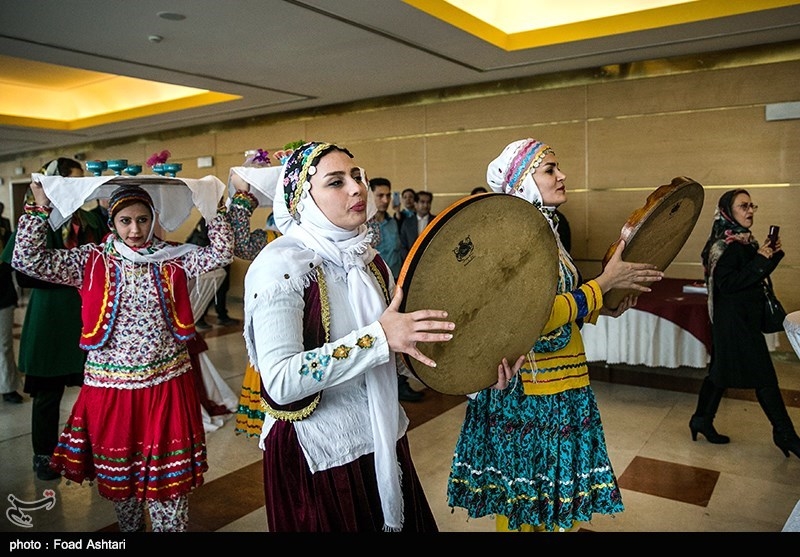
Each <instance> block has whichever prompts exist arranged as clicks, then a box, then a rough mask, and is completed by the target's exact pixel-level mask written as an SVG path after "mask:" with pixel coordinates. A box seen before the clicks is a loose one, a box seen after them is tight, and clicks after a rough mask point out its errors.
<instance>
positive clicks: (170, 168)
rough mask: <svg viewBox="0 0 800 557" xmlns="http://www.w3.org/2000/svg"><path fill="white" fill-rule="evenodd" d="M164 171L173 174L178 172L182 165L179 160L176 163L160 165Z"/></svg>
mask: <svg viewBox="0 0 800 557" xmlns="http://www.w3.org/2000/svg"><path fill="white" fill-rule="evenodd" d="M162 166H163V167H164V170H165V171H166V173H167V174H168V175H170V176H173V177H174V176H175V175H176V174H177V173H178V172H180V171H181V170H183V165H182V164H181V163H179V162H177V163H167V164H164V165H162Z"/></svg>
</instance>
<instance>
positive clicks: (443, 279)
mask: <svg viewBox="0 0 800 557" xmlns="http://www.w3.org/2000/svg"><path fill="white" fill-rule="evenodd" d="M397 282H398V285H399V286H400V287H401V288H402V289H403V302H402V304H401V311H404V312H412V311H415V310H419V309H443V310H446V311H447V313H448V319H449V320H451V321H453V322H454V323H455V325H456V326H455V330H454V331H453V338H452V339H451V340H450V341H448V342H441V343H417V347H418V348H419V350H420V351H421V352H422V353H423V354H425V355H426V356H428V357H430V358H431V359H433V360H434V361H435V362H436V364H437V365H436V367H435V368H433V367H429V366H426V365H425V364H422V363H421V362H419V361H417V360H415V359H413V358H411V357H409V356H407V355H405V354H404V355H403V356H404V358H405V361H406V363H407V364H408V367H409V369H410V370H411V371H412V372H413V373H414V375H415V376H416V377H417V378H418V379H419V380H420V381H422V382H423V383H424V384H425V385H427V386H428V387H430V388H431V389H434V390H436V391H438V392H440V393H444V394H450V395H463V394H469V393H474V392H477V391H479V390H481V389H485V388H487V387H490V386H492V385H494V384H495V383H496V382H497V366H498V365H499V364H500V362H501V361H502V359H503V358H504V357H505V358H507V359H508V361H509V364H512V365H513V363H514V362H515V361H516V359H517V358H519V356H521V355H522V354H527V353H528V352H529V351H530V350H531V348H532V347H533V345H534V343H535V342H536V339H537V338H538V337H539V336H540V335H541V333H542V328H543V327H544V325H545V324H546V323H547V320H548V318H549V317H550V312H551V310H552V307H553V301H554V300H555V294H556V284H557V282H558V246H557V244H556V240H555V235H554V233H553V230H552V229H551V228H550V225H549V223H548V222H547V220H546V219H545V217H544V215H542V214H541V213H540V212H539V210H538V209H537V208H536V207H534V206H533V205H532V204H531V203H529V202H527V201H525V200H523V199H520V198H518V197H514V196H511V195H505V194H499V193H481V194H477V195H472V196H469V197H466V198H463V199H461V200H459V201H457V202H456V203H454V204H452V205H451V206H450V207H448V208H447V209H445V210H444V211H442V212H441V213H439V215H437V216H436V218H434V220H433V221H431V223H430V224H429V225H428V227H427V228H426V229H425V230H424V231H423V233H422V234H421V235H420V236H419V238H417V241H416V242H415V243H414V245H413V246H412V248H411V250H410V251H409V254H408V256H407V257H406V260H405V261H404V263H403V267H402V269H401V271H400V275H399V277H398V281H397Z"/></svg>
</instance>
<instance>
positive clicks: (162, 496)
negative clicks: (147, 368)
mask: <svg viewBox="0 0 800 557" xmlns="http://www.w3.org/2000/svg"><path fill="white" fill-rule="evenodd" d="M206 456H207V454H206V438H205V431H204V430H203V419H202V413H201V410H200V402H199V400H198V397H197V391H196V388H195V385H194V378H193V376H192V374H191V373H184V374H182V375H180V376H178V377H176V378H174V379H170V380H169V381H165V382H163V383H160V384H158V385H155V386H152V387H147V388H142V389H111V388H104V387H92V386H89V385H84V386H83V387H81V391H80V393H79V394H78V398H77V400H76V401H75V405H74V406H73V408H72V413H71V415H70V417H69V420H68V421H67V424H66V426H65V427H64V431H63V432H62V433H61V436H60V438H59V441H58V446H57V447H56V450H55V452H54V453H53V457H52V460H51V464H50V466H51V467H52V468H53V469H54V470H56V471H57V472H60V473H61V474H62V475H63V476H64V477H65V478H67V479H68V480H72V481H75V482H78V483H83V481H84V480H89V481H95V482H96V483H97V487H98V491H99V493H100V495H101V496H103V497H105V498H106V499H110V500H112V501H122V500H125V499H130V498H131V497H135V498H137V499H140V500H143V499H156V500H166V499H172V498H175V497H178V496H180V495H184V494H186V493H188V492H190V491H192V490H193V489H194V488H196V487H199V486H201V485H202V484H203V474H204V473H205V471H206V470H208V463H207V461H206Z"/></svg>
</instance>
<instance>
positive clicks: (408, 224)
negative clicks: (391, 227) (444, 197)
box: [400, 191, 436, 259]
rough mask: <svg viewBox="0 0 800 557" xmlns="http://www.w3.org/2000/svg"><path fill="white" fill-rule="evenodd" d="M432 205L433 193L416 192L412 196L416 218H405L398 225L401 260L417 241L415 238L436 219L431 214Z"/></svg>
mask: <svg viewBox="0 0 800 557" xmlns="http://www.w3.org/2000/svg"><path fill="white" fill-rule="evenodd" d="M432 203H433V193H431V192H429V191H418V192H417V193H416V194H415V195H414V211H415V212H416V218H414V217H407V218H405V219H403V222H402V223H401V224H400V245H401V247H402V251H401V254H402V256H403V259H405V258H406V256H407V255H408V252H409V251H410V250H411V246H413V245H414V242H416V241H417V237H419V235H420V234H421V233H422V231H423V230H425V227H426V226H428V224H430V222H431V221H432V220H433V219H434V218H435V217H436V215H433V214H431V204H432Z"/></svg>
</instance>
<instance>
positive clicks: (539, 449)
mask: <svg viewBox="0 0 800 557" xmlns="http://www.w3.org/2000/svg"><path fill="white" fill-rule="evenodd" d="M447 497H448V502H449V505H450V507H462V508H464V509H466V510H467V513H468V514H469V516H470V517H472V518H479V517H483V516H487V515H498V514H499V515H504V516H506V517H507V518H508V527H509V529H510V530H518V529H519V528H520V527H521V526H522V525H523V524H529V525H531V526H538V527H544V529H545V530H547V531H553V530H558V529H560V528H564V529H569V528H571V527H572V526H573V523H574V522H588V521H590V520H591V518H592V515H593V514H594V513H598V514H615V513H619V512H622V511H623V510H624V507H623V504H622V497H621V494H620V491H619V487H618V486H617V479H616V476H615V475H614V471H613V469H612V467H611V461H610V459H609V457H608V451H607V450H606V444H605V435H604V433H603V425H602V423H601V421H600V412H599V410H598V408H597V401H596V400H595V397H594V392H593V391H592V389H591V387H589V386H587V387H582V388H579V389H573V390H569V391H565V392H562V393H557V394H553V395H525V394H524V392H523V387H522V382H521V381H517V382H516V383H515V384H513V386H512V387H509V388H508V389H506V390H504V391H500V390H496V389H485V390H483V391H481V392H480V393H478V395H477V397H476V398H475V399H471V400H470V401H469V403H468V405H467V412H466V417H465V419H464V423H463V425H462V427H461V433H460V435H459V438H458V441H457V443H456V448H455V454H454V455H453V462H452V466H451V470H450V477H449V480H448V484H447Z"/></svg>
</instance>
